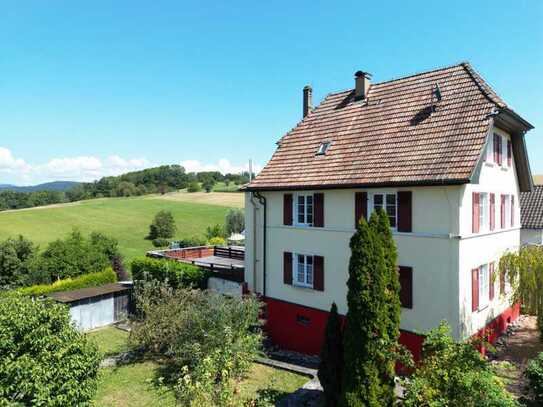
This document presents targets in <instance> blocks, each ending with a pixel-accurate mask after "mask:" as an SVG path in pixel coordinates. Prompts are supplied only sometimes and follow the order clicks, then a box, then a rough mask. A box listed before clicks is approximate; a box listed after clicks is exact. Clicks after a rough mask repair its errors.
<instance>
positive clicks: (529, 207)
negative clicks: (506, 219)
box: [520, 185, 543, 229]
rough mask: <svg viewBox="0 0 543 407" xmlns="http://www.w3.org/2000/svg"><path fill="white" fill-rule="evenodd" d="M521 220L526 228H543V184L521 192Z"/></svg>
mask: <svg viewBox="0 0 543 407" xmlns="http://www.w3.org/2000/svg"><path fill="white" fill-rule="evenodd" d="M520 220H521V224H522V227H523V228H524V229H543V185H534V189H533V190H532V192H522V193H521V194H520Z"/></svg>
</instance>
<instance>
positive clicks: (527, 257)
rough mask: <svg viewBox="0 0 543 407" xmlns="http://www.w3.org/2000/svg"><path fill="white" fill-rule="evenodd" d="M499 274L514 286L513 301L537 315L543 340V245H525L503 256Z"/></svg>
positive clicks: (524, 309)
mask: <svg viewBox="0 0 543 407" xmlns="http://www.w3.org/2000/svg"><path fill="white" fill-rule="evenodd" d="M499 274H500V275H501V279H502V284H503V283H504V281H503V280H505V279H507V281H509V283H510V285H511V287H512V288H513V297H512V299H513V302H516V303H521V304H522V306H523V312H524V313H526V314H531V315H536V316H537V325H538V328H539V331H540V333H541V335H540V338H541V340H542V341H543V247H542V246H525V247H522V248H521V249H520V250H519V251H518V252H509V253H506V254H505V255H503V256H502V258H501V259H500V263H499Z"/></svg>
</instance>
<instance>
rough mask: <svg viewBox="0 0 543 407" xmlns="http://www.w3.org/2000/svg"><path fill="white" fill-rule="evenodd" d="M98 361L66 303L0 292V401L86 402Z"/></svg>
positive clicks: (92, 391)
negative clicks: (74, 322) (2, 295)
mask: <svg viewBox="0 0 543 407" xmlns="http://www.w3.org/2000/svg"><path fill="white" fill-rule="evenodd" d="M99 363H100V354H99V353H98V350H97V349H96V347H95V346H94V345H93V344H92V343H90V342H89V341H88V340H87V339H86V337H85V335H84V334H82V333H79V332H77V330H76V329H75V328H74V327H73V326H72V323H71V321H70V315H69V312H68V309H67V307H66V306H64V305H61V304H56V303H54V302H53V301H50V300H48V301H33V300H32V299H30V298H26V297H20V296H10V297H5V298H0V405H18V406H23V405H24V406H84V405H89V404H90V402H91V399H92V398H93V396H94V394H95V392H96V385H97V384H96V377H97V374H98V366H99Z"/></svg>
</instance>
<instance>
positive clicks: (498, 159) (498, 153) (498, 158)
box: [492, 133, 503, 165]
mask: <svg viewBox="0 0 543 407" xmlns="http://www.w3.org/2000/svg"><path fill="white" fill-rule="evenodd" d="M502 143H503V142H502V136H500V135H499V134H496V133H494V142H493V143H492V144H493V147H494V149H493V150H494V162H495V163H496V164H498V165H502Z"/></svg>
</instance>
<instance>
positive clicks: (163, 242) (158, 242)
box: [153, 237, 170, 247]
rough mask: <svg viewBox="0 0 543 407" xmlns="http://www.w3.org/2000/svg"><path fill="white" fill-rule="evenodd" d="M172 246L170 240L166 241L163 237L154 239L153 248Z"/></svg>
mask: <svg viewBox="0 0 543 407" xmlns="http://www.w3.org/2000/svg"><path fill="white" fill-rule="evenodd" d="M169 245H170V241H169V240H168V239H164V238H163V237H157V238H156V239H153V246H155V247H167V246H169Z"/></svg>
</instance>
